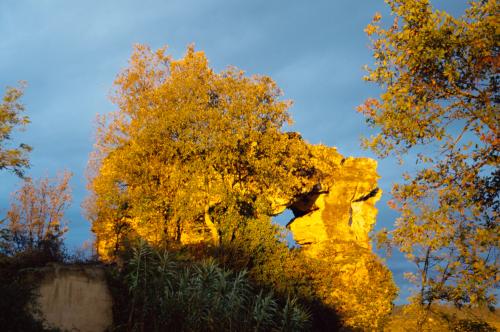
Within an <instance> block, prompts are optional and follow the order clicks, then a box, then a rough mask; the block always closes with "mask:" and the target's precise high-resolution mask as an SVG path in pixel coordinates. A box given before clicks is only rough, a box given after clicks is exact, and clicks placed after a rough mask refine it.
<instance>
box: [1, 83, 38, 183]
mask: <svg viewBox="0 0 500 332" xmlns="http://www.w3.org/2000/svg"><path fill="white" fill-rule="evenodd" d="M22 95H23V86H21V87H20V88H12V87H9V88H7V90H6V92H5V95H4V96H3V99H2V100H1V101H0V170H2V169H7V170H10V171H12V172H14V173H15V174H17V175H18V176H22V175H23V173H24V169H25V168H26V167H28V166H29V161H28V158H27V153H28V152H30V151H31V147H30V146H28V145H26V144H20V145H19V146H18V147H11V146H9V141H10V140H11V139H12V133H13V131H14V130H15V129H22V128H23V127H24V126H25V125H26V124H28V123H29V119H28V117H27V116H23V115H22V112H23V111H24V106H23V104H21V102H20V99H21V97H22Z"/></svg>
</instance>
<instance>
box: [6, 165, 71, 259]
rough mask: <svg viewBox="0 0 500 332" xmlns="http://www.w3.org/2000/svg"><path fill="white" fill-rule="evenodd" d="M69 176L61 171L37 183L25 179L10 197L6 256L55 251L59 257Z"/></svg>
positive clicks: (69, 196) (68, 190)
mask: <svg viewBox="0 0 500 332" xmlns="http://www.w3.org/2000/svg"><path fill="white" fill-rule="evenodd" d="M71 176H72V174H71V173H69V172H64V173H61V174H59V175H58V176H56V177H55V178H43V179H40V180H38V181H33V180H31V179H29V178H28V179H25V180H24V184H23V185H22V187H21V188H20V189H19V190H18V191H16V192H15V193H14V195H13V200H12V204H11V206H10V209H9V211H8V212H7V218H6V221H7V227H6V228H5V229H6V230H8V234H9V238H10V241H9V243H10V245H9V246H4V251H7V253H11V254H12V253H17V252H21V251H25V250H53V251H54V250H55V251H54V252H53V253H52V254H58V252H57V251H58V250H59V249H60V245H61V244H62V238H63V236H64V234H65V233H66V231H67V228H66V223H65V221H64V213H65V210H66V209H67V208H68V206H69V204H70V202H71V188H70V186H69V181H70V179H71Z"/></svg>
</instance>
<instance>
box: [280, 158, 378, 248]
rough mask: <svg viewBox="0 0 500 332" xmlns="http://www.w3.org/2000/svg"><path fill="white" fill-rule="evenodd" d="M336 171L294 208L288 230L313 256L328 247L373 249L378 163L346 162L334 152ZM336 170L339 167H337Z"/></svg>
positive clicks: (362, 159) (357, 159)
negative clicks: (332, 245) (348, 244)
mask: <svg viewBox="0 0 500 332" xmlns="http://www.w3.org/2000/svg"><path fill="white" fill-rule="evenodd" d="M323 158H329V159H330V162H331V166H330V167H331V168H333V169H335V171H334V172H333V173H332V174H331V175H330V176H328V177H327V178H326V179H325V180H324V181H322V182H321V183H320V184H318V185H317V186H316V187H315V190H314V191H313V192H311V193H308V194H305V195H302V196H301V197H299V199H297V200H296V201H295V202H293V203H292V204H291V205H290V209H291V210H292V211H293V213H294V216H295V218H294V219H292V220H291V221H290V222H289V224H288V227H289V228H290V230H291V231H292V233H293V236H294V239H295V241H296V242H297V243H298V244H299V245H301V246H302V248H303V249H304V250H306V251H307V252H308V253H309V254H310V255H311V256H317V255H318V253H319V252H320V251H321V249H322V248H323V247H324V245H325V243H327V242H328V243H338V244H345V243H351V244H355V245H357V246H359V247H362V248H365V249H371V246H370V239H369V232H370V231H371V230H372V227H373V225H374V224H375V220H376V216H377V209H376V208H375V203H376V202H377V201H378V200H379V199H380V197H381V195H382V191H381V190H380V188H378V185H377V180H378V178H379V176H378V174H377V171H376V168H377V162H376V161H375V160H373V159H369V158H352V157H349V158H342V157H341V156H340V155H339V154H338V153H337V152H336V151H335V150H334V149H331V155H330V157H326V156H323ZM335 166H336V167H335Z"/></svg>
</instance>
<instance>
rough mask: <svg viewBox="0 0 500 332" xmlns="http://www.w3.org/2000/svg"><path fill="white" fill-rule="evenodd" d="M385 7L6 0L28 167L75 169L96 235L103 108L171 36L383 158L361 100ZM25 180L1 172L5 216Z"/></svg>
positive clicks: (4, 15)
mask: <svg viewBox="0 0 500 332" xmlns="http://www.w3.org/2000/svg"><path fill="white" fill-rule="evenodd" d="M433 3H434V4H435V5H436V7H438V8H441V9H446V10H448V11H450V12H451V13H459V12H461V11H462V10H463V3H462V1H450V0H441V1H434V2H433ZM375 12H380V13H382V16H383V17H385V18H388V17H389V13H388V8H387V6H386V5H385V4H384V2H383V0H370V1H367V0H364V1H348V0H343V1H340V0H315V1H299V0H287V1H285V0H275V1H273V0H265V1H264V0H252V1H229V0H225V1H222V0H215V1H203V0H163V1H162V0H142V1H131V0H108V1H104V0H85V1H67V0H31V1H27V0H0V36H2V37H1V38H0V91H3V89H4V88H5V87H6V86H16V85H17V82H18V81H19V80H24V81H26V82H27V83H28V86H27V88H26V90H25V95H24V97H23V100H22V101H23V103H24V105H25V107H26V115H28V116H29V117H30V119H31V124H30V125H29V126H28V127H27V129H26V131H24V132H22V133H18V134H16V135H15V137H14V138H15V142H24V143H27V144H29V145H31V146H32V147H33V148H34V150H33V152H32V153H31V155H30V160H31V165H32V166H31V168H30V170H29V171H28V175H29V176H32V177H35V178H36V177H40V176H46V175H49V176H53V175H55V173H56V172H57V171H62V170H65V169H67V170H70V171H71V172H73V173H74V178H73V180H72V189H73V198H74V199H73V204H72V206H71V208H70V209H69V211H68V213H67V219H68V220H69V222H70V224H69V228H70V231H69V233H68V235H67V242H68V246H69V247H70V248H73V247H78V246H80V245H81V244H82V243H83V242H84V241H85V240H89V239H91V233H90V224H89V222H88V221H86V220H85V218H84V216H83V214H82V209H81V207H80V204H81V202H82V200H83V199H84V197H85V196H86V195H87V192H86V189H85V183H86V180H85V168H86V165H87V160H88V155H89V153H90V152H91V150H92V144H93V142H94V136H93V135H94V128H95V127H94V123H95V122H94V120H95V117H96V115H97V114H104V113H107V112H110V111H114V110H115V107H114V105H113V104H112V103H111V102H110V101H109V95H110V93H111V91H112V86H113V81H114V79H115V78H116V75H117V74H118V73H119V72H120V70H122V69H124V68H125V67H126V66H127V61H128V59H129V57H130V54H131V51H132V47H133V45H134V44H136V43H140V44H147V45H149V46H151V48H153V49H157V48H159V47H162V46H164V45H168V51H167V53H169V54H172V55H173V56H174V57H175V58H179V57H181V56H182V55H183V54H184V53H185V50H186V47H187V45H189V44H191V43H194V44H195V47H196V49H197V50H203V51H205V53H206V55H207V57H208V59H209V61H210V65H211V66H212V67H213V68H214V69H215V70H217V71H219V70H222V69H224V68H226V67H227V66H228V65H232V66H236V67H238V68H240V69H243V70H245V71H246V72H247V73H248V74H263V75H268V76H270V77H272V78H273V79H274V80H275V81H276V82H277V83H278V86H280V87H281V89H282V90H283V91H284V98H285V99H291V100H293V101H294V106H293V107H292V108H291V110H290V112H291V115H292V117H293V119H294V121H295V124H294V125H293V127H292V129H293V130H295V131H298V132H300V133H301V134H302V136H303V137H304V138H305V139H306V140H307V141H309V142H310V143H324V144H327V145H330V146H336V147H337V148H338V150H339V152H340V153H342V154H343V155H345V156H355V157H361V156H366V157H372V158H375V156H374V155H373V154H372V153H370V152H369V151H364V150H362V149H361V148H360V137H361V136H362V135H369V134H370V130H369V129H368V127H367V126H366V125H365V122H364V119H363V117H362V116H361V115H359V114H357V112H356V111H355V108H356V106H357V105H359V104H361V103H363V101H364V100H365V99H366V98H368V97H376V96H377V94H379V93H380V91H379V90H378V89H377V87H375V86H372V85H369V84H368V83H366V82H364V81H363V80H362V77H363V75H364V74H365V73H364V71H363V69H362V68H363V65H365V64H371V63H372V58H371V51H370V49H369V41H368V39H367V37H366V35H365V33H364V32H363V29H364V28H365V26H366V25H367V24H368V23H369V22H370V21H371V18H372V17H373V15H374V14H375ZM378 171H379V173H380V175H381V179H380V187H381V188H382V190H383V191H384V193H385V194H384V196H383V198H382V200H381V201H380V202H379V203H378V205H377V207H378V208H379V216H378V220H377V225H376V229H381V228H383V227H389V228H390V227H392V224H393V222H394V219H395V218H396V215H395V213H394V212H393V211H391V210H390V209H389V208H388V207H387V204H386V203H387V200H388V199H389V195H388V193H389V191H390V188H391V185H392V183H394V182H396V181H398V180H399V179H400V175H401V172H402V169H401V168H400V166H399V165H398V164H397V163H396V161H395V160H394V159H391V158H389V159H385V160H379V169H378ZM19 184H20V180H19V179H18V178H16V177H15V176H14V175H13V174H9V173H6V172H3V173H1V174H0V216H1V215H3V214H4V213H5V211H6V210H7V208H8V204H9V199H10V193H11V192H13V191H14V190H15V189H16V188H17V186H18V185H19ZM387 262H388V265H389V267H390V268H391V270H392V271H393V274H394V277H395V279H396V282H397V283H398V285H399V286H400V287H401V295H400V299H399V300H398V301H399V302H401V301H404V299H405V298H406V296H408V283H407V282H406V281H405V280H404V278H403V272H404V271H408V270H409V269H411V268H412V266H411V265H410V264H409V263H408V262H406V261H405V260H404V258H402V256H401V255H397V254H396V255H394V256H393V257H391V258H387Z"/></svg>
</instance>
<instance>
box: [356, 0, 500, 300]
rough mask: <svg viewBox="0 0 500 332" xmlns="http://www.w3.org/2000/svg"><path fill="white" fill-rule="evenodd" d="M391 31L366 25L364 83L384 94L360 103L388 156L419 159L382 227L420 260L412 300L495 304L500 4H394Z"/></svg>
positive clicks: (376, 23)
mask: <svg viewBox="0 0 500 332" xmlns="http://www.w3.org/2000/svg"><path fill="white" fill-rule="evenodd" d="M387 3H388V4H389V6H390V8H391V12H392V14H393V15H394V21H393V22H392V25H389V26H388V27H385V25H384V24H382V23H381V16H380V15H379V14H377V15H375V17H374V20H373V22H372V24H370V25H368V27H367V28H366V32H367V34H368V35H369V36H370V39H371V42H372V48H373V56H374V59H375V63H374V66H373V67H372V68H369V69H368V75H367V76H366V78H365V79H366V80H367V81H369V82H373V83H376V84H378V85H379V86H380V87H381V88H382V89H383V92H382V94H381V95H380V97H379V98H371V99H368V100H366V101H365V103H364V104H363V105H362V106H360V107H359V111H360V112H361V113H362V114H364V115H365V117H366V120H367V122H368V124H369V125H370V126H371V127H374V128H377V129H378V130H379V131H378V133H377V134H376V135H374V136H372V137H370V138H368V139H365V140H364V142H363V144H364V146H365V147H367V148H370V149H371V150H373V151H374V152H375V153H377V154H378V155H379V156H380V157H387V156H389V155H397V156H398V157H400V160H401V161H403V160H411V159H414V160H415V162H416V164H417V166H416V169H415V171H411V172H409V173H407V174H405V175H404V181H403V182H401V183H398V184H396V185H394V187H393V190H392V195H393V200H392V201H391V205H392V207H393V208H395V209H396V210H397V211H398V212H399V213H400V216H399V218H398V219H397V221H396V224H395V228H394V229H393V230H391V231H389V232H387V231H386V232H385V233H382V235H381V238H382V239H384V238H385V241H386V243H389V244H391V245H394V246H396V247H397V248H399V250H401V251H402V252H403V253H405V254H406V257H407V258H408V259H409V260H410V261H412V262H414V263H415V264H416V267H417V268H418V274H416V275H413V276H411V279H412V280H414V281H415V282H416V284H417V285H418V286H419V292H418V293H417V294H415V296H414V301H415V302H416V303H418V304H420V305H425V306H426V308H429V307H430V306H431V304H432V303H433V302H436V301H448V302H452V303H454V304H456V305H458V306H461V305H466V304H470V305H479V304H482V303H487V304H489V305H494V304H495V302H496V299H495V294H494V292H493V290H494V289H495V288H496V287H498V284H499V281H500V275H499V272H498V264H499V256H498V252H499V251H498V244H499V234H500V229H499V222H498V221H499V220H498V219H499V215H498V211H499V208H500V206H499V188H500V170H499V144H500V140H499V138H500V137H499V125H500V112H499V110H498V101H499V95H498V84H499V76H498V65H499V46H498V12H499V9H500V8H499V6H498V2H497V1H495V0H482V1H469V6H468V8H467V10H466V11H465V13H464V14H463V15H462V16H459V17H454V16H452V15H450V14H448V13H446V12H444V11H438V10H435V9H434V8H433V7H432V5H431V3H430V2H429V1H428V0H408V1H402V0H388V1H387Z"/></svg>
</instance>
